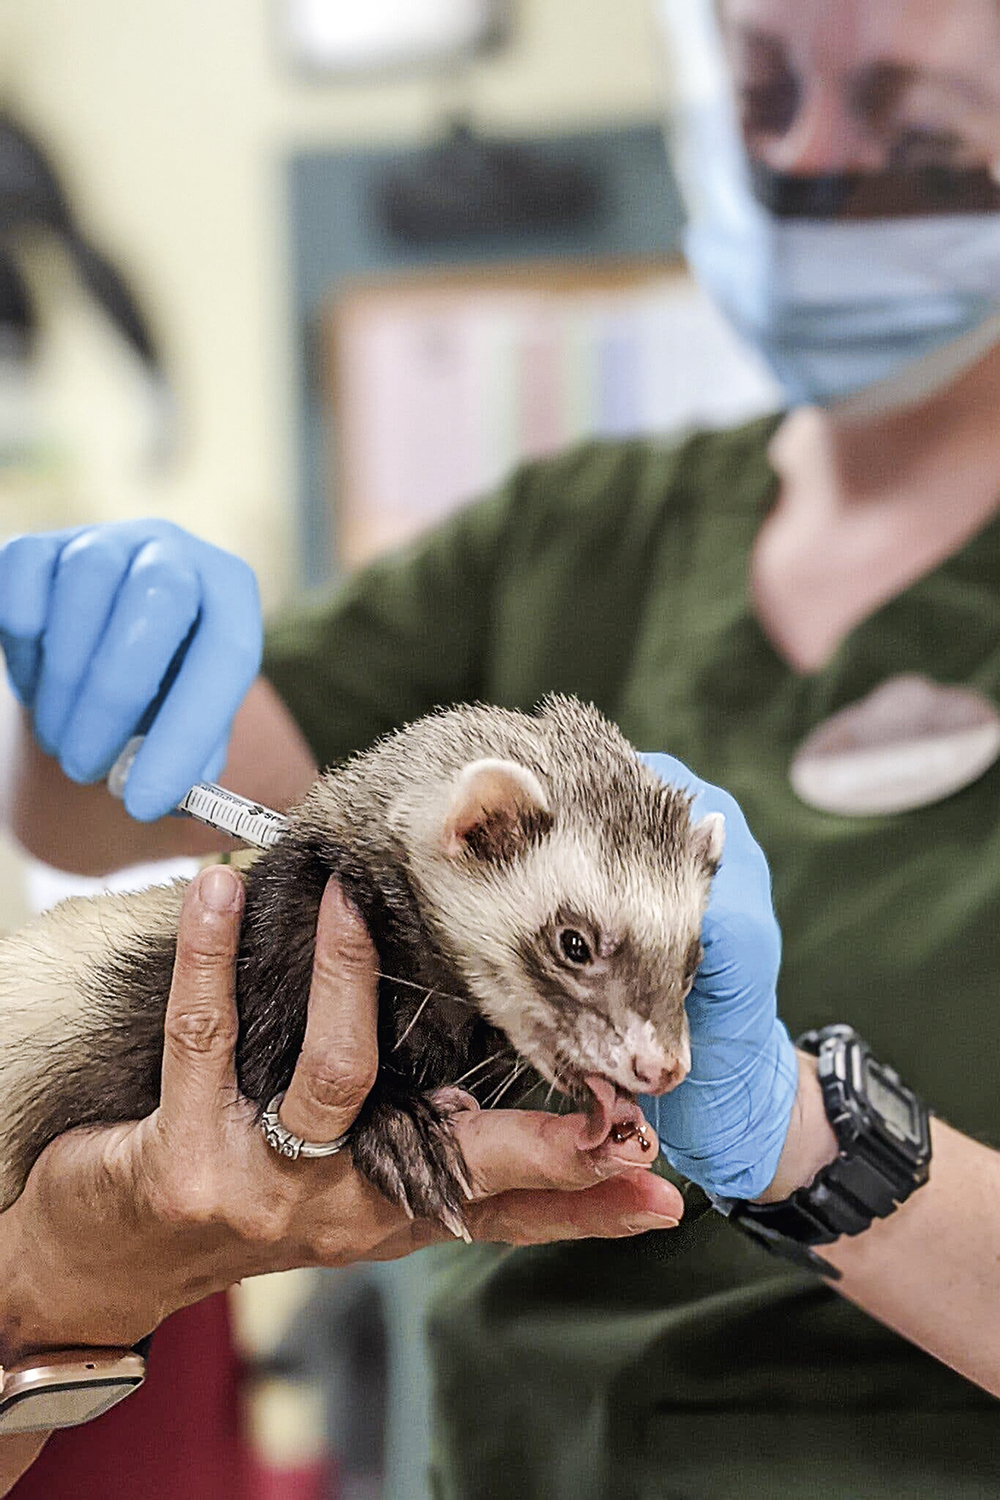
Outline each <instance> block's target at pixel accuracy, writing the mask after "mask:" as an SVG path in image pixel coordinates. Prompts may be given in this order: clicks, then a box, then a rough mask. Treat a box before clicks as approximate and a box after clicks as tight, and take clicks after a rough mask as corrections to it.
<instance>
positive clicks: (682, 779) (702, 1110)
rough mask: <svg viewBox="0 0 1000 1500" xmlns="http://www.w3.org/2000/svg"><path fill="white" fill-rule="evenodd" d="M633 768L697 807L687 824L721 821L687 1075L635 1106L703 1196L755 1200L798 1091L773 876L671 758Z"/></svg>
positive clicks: (700, 784)
mask: <svg viewBox="0 0 1000 1500" xmlns="http://www.w3.org/2000/svg"><path fill="white" fill-rule="evenodd" d="M642 759H643V760H644V761H645V762H646V764H647V765H648V766H650V767H651V768H652V769H653V770H654V771H655V772H656V774H657V775H658V776H660V777H661V778H662V779H663V780H664V781H666V782H669V783H670V785H671V786H678V787H682V788H684V789H685V790H687V791H689V792H691V793H692V794H693V796H694V802H693V804H692V809H691V815H692V817H693V818H695V819H697V818H701V817H704V815H705V814H706V813H710V812H721V813H723V814H724V816H725V819H726V840H725V846H724V848H723V851H722V862H721V864H720V865H719V868H718V870H717V872H716V874H715V877H714V878H713V881H712V891H711V896H710V898H709V903H708V910H707V911H706V913H705V919H704V922H703V924H702V932H701V938H702V946H703V947H704V949H705V956H704V958H703V959H702V961H701V965H700V967H699V969H698V973H697V975H696V976H695V981H694V985H693V987H692V989H691V993H690V995H689V996H688V1000H687V1012H688V1020H689V1023H690V1027H691V1072H690V1073H689V1075H688V1077H687V1078H686V1079H685V1080H684V1082H683V1083H681V1084H679V1085H678V1086H677V1088H675V1089H674V1090H673V1091H672V1092H671V1093H669V1094H664V1095H662V1096H661V1097H660V1098H658V1099H644V1100H643V1101H642V1105H643V1112H644V1114H645V1116H646V1118H647V1120H649V1121H651V1122H655V1124H656V1128H657V1133H658V1135H659V1138H660V1145H661V1147H662V1149H663V1152H664V1155H665V1156H666V1158H667V1160H668V1161H669V1162H670V1163H671V1165H672V1166H673V1167H675V1168H676V1169H677V1171H679V1172H681V1173H683V1174H684V1176H685V1177H689V1178H690V1179H691V1180H692V1181H693V1182H696V1183H698V1184H699V1186H700V1187H703V1188H704V1189H705V1190H706V1192H710V1193H715V1194H718V1195H720V1196H722V1197H727V1198H756V1197H758V1196H759V1195H760V1194H761V1193H762V1192H763V1191H764V1189H765V1188H766V1187H768V1186H769V1184H770V1183H771V1181H772V1179H773V1177H774V1174H775V1169H776V1167H777V1165H778V1158H779V1157H780V1155H781V1149H782V1146H783V1145H784V1142H785V1135H786V1133H787V1130H788V1124H789V1120H790V1119H791V1113H792V1106H793V1104H794V1102H795V1093H796V1088H797V1085H798V1066H797V1061H796V1056H795V1049H794V1047H793V1046H792V1043H791V1040H790V1039H789V1036H788V1032H787V1031H786V1030H785V1028H784V1026H783V1025H782V1023H781V1022H780V1021H779V1020H778V1014H777V999H776V994H775V987H776V985H777V979H778V967H779V963H780V959H781V936H780V933H779V931H778V924H777V922H776V921H775V917H774V912H773V909H772V906H771V876H770V872H769V870H768V868H767V861H766V860H765V858H764V854H763V852H762V850H761V848H760V845H759V844H758V843H757V842H756V841H755V839H754V837H753V835H752V834H751V832H750V829H749V828H748V827H747V821H746V818H745V817H744V816H743V813H742V812H741V810H740V808H739V805H738V804H737V803H736V802H735V801H734V799H733V798H732V797H731V796H730V795H729V793H728V792H724V791H722V789H721V788H720V787H717V786H711V785H710V784H709V783H708V782H706V781H700V780H699V779H698V777H697V776H695V775H694V774H693V773H692V772H691V771H689V770H688V768H687V766H685V765H683V764H682V763H681V762H680V761H679V760H674V759H673V757H672V756H669V755H644V756H643V757H642Z"/></svg>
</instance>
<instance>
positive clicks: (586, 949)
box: [559, 927, 594, 968]
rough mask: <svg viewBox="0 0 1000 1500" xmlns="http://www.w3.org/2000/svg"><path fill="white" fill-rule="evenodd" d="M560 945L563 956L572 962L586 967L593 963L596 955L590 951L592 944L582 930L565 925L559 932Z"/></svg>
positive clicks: (580, 966)
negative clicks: (578, 930)
mask: <svg viewBox="0 0 1000 1500" xmlns="http://www.w3.org/2000/svg"><path fill="white" fill-rule="evenodd" d="M559 947H560V949H561V950H562V954H563V957H564V958H565V959H568V961H569V962H570V963H571V964H576V965H577V967H579V968H584V967H585V966H586V965H587V964H590V963H593V961H594V955H593V954H592V953H591V951H590V945H589V944H588V942H587V939H586V938H585V937H584V936H583V933H582V932H577V930H576V928H575V927H564V928H563V929H562V931H561V932H560V934H559Z"/></svg>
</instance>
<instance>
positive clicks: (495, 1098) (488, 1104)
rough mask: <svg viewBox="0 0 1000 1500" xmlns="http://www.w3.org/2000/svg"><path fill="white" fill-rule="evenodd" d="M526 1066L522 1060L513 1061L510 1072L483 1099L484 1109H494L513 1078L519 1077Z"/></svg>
mask: <svg viewBox="0 0 1000 1500" xmlns="http://www.w3.org/2000/svg"><path fill="white" fill-rule="evenodd" d="M526 1067H527V1063H523V1062H517V1063H515V1064H514V1066H513V1068H512V1069H511V1071H510V1073H509V1074H508V1076H507V1077H506V1078H505V1079H504V1080H503V1082H502V1083H501V1084H500V1087H499V1088H497V1089H494V1091H493V1093H492V1094H490V1095H489V1096H488V1098H486V1099H485V1100H484V1101H483V1107H484V1109H495V1108H496V1106H497V1104H498V1103H499V1102H500V1100H501V1099H502V1098H503V1096H504V1094H505V1093H506V1092H507V1090H508V1089H509V1088H510V1086H511V1084H512V1083H513V1082H514V1080H515V1078H519V1077H520V1075H521V1074H522V1073H523V1072H524V1069H525V1068H526Z"/></svg>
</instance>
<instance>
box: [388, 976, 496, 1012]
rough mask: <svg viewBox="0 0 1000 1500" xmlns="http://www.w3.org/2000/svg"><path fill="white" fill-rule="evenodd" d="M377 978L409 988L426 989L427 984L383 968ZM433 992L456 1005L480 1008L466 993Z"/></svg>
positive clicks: (439, 997) (472, 1008)
mask: <svg viewBox="0 0 1000 1500" xmlns="http://www.w3.org/2000/svg"><path fill="white" fill-rule="evenodd" d="M375 978H376V979H387V980H388V981H389V983H390V984H403V985H405V986H406V987H407V989H411V990H425V989H426V988H427V986H426V985H425V984H419V983H418V982H417V981H416V980H415V979H402V978H401V977H400V975H398V974H384V973H383V972H382V970H381V969H376V970H375ZM431 994H433V995H437V997H438V999H440V1000H454V1002H455V1004H456V1005H467V1006H468V1007H469V1009H470V1010H478V1008H479V1007H478V1006H477V1005H476V1004H475V1002H474V1001H472V1000H469V999H467V998H466V997H465V996H464V995H451V994H449V993H448V991H447V990H432V991H431Z"/></svg>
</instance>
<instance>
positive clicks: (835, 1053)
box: [712, 1026, 931, 1280]
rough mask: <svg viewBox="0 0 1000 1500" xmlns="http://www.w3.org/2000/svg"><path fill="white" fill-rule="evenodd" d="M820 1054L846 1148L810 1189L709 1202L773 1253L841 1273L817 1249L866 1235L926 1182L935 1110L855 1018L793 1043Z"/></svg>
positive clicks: (828, 1100)
mask: <svg viewBox="0 0 1000 1500" xmlns="http://www.w3.org/2000/svg"><path fill="white" fill-rule="evenodd" d="M795 1045H796V1046H797V1047H799V1048H800V1049H801V1050H802V1051H803V1052H808V1053H810V1054H811V1055H812V1056H813V1057H815V1058H816V1059H817V1073H818V1076H819V1081H820V1086H821V1088H822V1091H823V1104H824V1107H825V1109H826V1114H827V1118H828V1120H829V1121H830V1124H831V1125H832V1126H833V1130H834V1133H835V1135H836V1137H837V1143H838V1145H839V1147H840V1149H839V1152H838V1154H837V1156H836V1158H835V1159H834V1160H833V1161H832V1162H831V1163H830V1164H829V1166H826V1167H823V1168H822V1170H821V1171H820V1172H818V1173H817V1175H816V1177H815V1178H814V1179H813V1181H812V1182H811V1183H810V1185H809V1186H808V1187H803V1188H799V1189H798V1190H797V1191H796V1192H794V1193H792V1195H791V1197H789V1198H785V1199H784V1200H783V1201H782V1202H780V1203H748V1202H745V1201H743V1200H740V1199H732V1198H716V1197H713V1199H712V1202H713V1203H714V1205H715V1207H716V1208H717V1209H718V1210H719V1212H720V1213H723V1214H725V1216H726V1217H727V1218H728V1219H729V1221H730V1223H732V1224H735V1225H736V1226H737V1227H738V1228H739V1229H741V1230H742V1231H743V1232H744V1233H745V1234H748V1235H750V1237H751V1238H752V1239H755V1240H756V1241H757V1242H758V1244H761V1245H763V1246H764V1247H765V1248H766V1249H768V1250H770V1251H771V1252H772V1253H773V1254H776V1255H780V1256H782V1257H784V1258H785V1259H786V1260H792V1261H795V1262H796V1263H797V1264H799V1265H804V1266H808V1267H809V1268H810V1269H811V1270H815V1271H820V1272H821V1273H822V1274H823V1275H825V1276H828V1277H832V1278H833V1279H834V1280H839V1277H840V1272H839V1271H837V1270H836V1269H835V1268H834V1267H833V1266H831V1265H830V1263H829V1262H828V1261H826V1260H824V1259H823V1258H822V1256H819V1255H817V1254H816V1253H815V1251H813V1250H812V1249H811V1247H812V1246H813V1245H829V1244H832V1243H833V1241H834V1240H836V1239H839V1238H840V1236H841V1235H842V1234H851V1235H853V1234H861V1232H862V1231H863V1230H865V1229H867V1228H868V1227H869V1225H870V1224H871V1223H872V1221H873V1219H884V1218H887V1217H888V1215H889V1214H891V1213H892V1212H893V1211H894V1210H895V1209H896V1208H897V1207H898V1206H899V1205H900V1204H901V1203H903V1202H905V1200H906V1199H907V1198H909V1196H910V1194H911V1193H914V1192H916V1190H917V1188H918V1187H921V1186H922V1185H923V1183H925V1182H926V1181H927V1178H928V1175H929V1172H930V1161H931V1139H930V1128H929V1116H930V1111H929V1110H928V1108H927V1106H926V1104H925V1103H924V1102H923V1100H922V1099H920V1098H919V1097H918V1096H917V1095H916V1094H915V1093H914V1092H913V1090H912V1089H910V1088H907V1086H906V1084H905V1083H903V1081H902V1079H901V1078H900V1077H899V1074H898V1073H896V1072H895V1071H894V1069H892V1068H889V1067H886V1066H885V1065H884V1064H883V1063H879V1062H876V1061H875V1059H874V1057H873V1056H872V1054H871V1050H870V1048H869V1047H868V1045H867V1043H866V1042H863V1041H862V1039H861V1038H860V1037H859V1036H858V1034H857V1032H856V1031H853V1030H852V1029H851V1027H850V1026H824V1027H823V1029H822V1030H821V1031H807V1032H805V1033H804V1034H803V1035H802V1036H800V1037H799V1038H798V1039H797V1041H796V1044H795Z"/></svg>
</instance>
